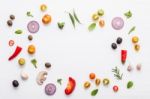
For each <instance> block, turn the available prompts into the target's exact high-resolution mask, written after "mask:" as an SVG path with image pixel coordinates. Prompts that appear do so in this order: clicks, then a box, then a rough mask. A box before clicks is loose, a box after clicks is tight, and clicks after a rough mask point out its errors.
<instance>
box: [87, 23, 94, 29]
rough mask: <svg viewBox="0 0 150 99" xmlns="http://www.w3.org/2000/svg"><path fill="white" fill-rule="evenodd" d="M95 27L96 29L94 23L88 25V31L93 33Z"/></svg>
mask: <svg viewBox="0 0 150 99" xmlns="http://www.w3.org/2000/svg"><path fill="white" fill-rule="evenodd" d="M95 27H96V23H92V24H90V25H89V27H88V29H89V31H93V30H94V29H95Z"/></svg>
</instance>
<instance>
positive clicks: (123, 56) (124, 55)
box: [121, 50, 127, 64]
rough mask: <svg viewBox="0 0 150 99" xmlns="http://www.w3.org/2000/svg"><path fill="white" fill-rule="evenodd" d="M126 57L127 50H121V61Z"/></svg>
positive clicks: (124, 60)
mask: <svg viewBox="0 0 150 99" xmlns="http://www.w3.org/2000/svg"><path fill="white" fill-rule="evenodd" d="M126 59H127V50H121V61H122V63H123V64H124V63H125V62H126Z"/></svg>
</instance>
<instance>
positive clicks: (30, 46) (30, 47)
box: [28, 45, 36, 54]
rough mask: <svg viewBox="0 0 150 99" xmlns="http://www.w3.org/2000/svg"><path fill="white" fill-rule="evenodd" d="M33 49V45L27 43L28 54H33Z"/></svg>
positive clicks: (34, 49)
mask: <svg viewBox="0 0 150 99" xmlns="http://www.w3.org/2000/svg"><path fill="white" fill-rule="evenodd" d="M35 51H36V48H35V46H34V45H29V46H28V53H29V54H34V53H35Z"/></svg>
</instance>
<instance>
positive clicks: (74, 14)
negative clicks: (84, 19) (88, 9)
mask: <svg viewBox="0 0 150 99" xmlns="http://www.w3.org/2000/svg"><path fill="white" fill-rule="evenodd" d="M73 16H74V18H75V20H76V21H77V22H78V23H79V24H81V22H80V20H79V18H78V17H77V14H76V13H75V11H74V10H73Z"/></svg>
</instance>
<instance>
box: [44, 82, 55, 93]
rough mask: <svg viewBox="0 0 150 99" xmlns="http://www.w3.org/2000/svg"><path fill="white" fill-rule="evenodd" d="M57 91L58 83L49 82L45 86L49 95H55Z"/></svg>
mask: <svg viewBox="0 0 150 99" xmlns="http://www.w3.org/2000/svg"><path fill="white" fill-rule="evenodd" d="M55 92H56V85H54V84H52V83H49V84H47V85H46V86H45V93H46V94H47V95H50V96H51V95H54V94H55Z"/></svg>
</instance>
